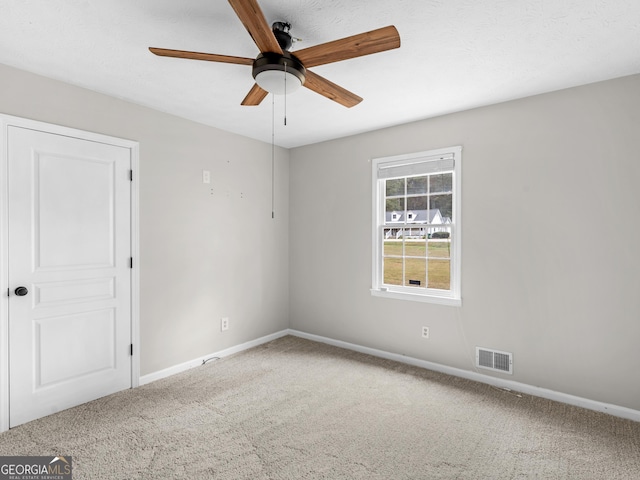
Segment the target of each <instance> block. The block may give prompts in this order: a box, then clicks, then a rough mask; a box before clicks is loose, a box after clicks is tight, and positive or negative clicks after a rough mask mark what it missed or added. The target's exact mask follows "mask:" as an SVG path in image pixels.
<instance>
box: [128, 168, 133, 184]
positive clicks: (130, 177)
mask: <svg viewBox="0 0 640 480" xmlns="http://www.w3.org/2000/svg"><path fill="white" fill-rule="evenodd" d="M129 181H130V182H133V170H129Z"/></svg>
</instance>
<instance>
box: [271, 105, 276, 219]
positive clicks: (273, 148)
mask: <svg viewBox="0 0 640 480" xmlns="http://www.w3.org/2000/svg"><path fill="white" fill-rule="evenodd" d="M275 97H276V96H275V94H273V93H272V94H271V218H276V213H275V212H276V207H275V188H274V187H275V165H276V107H275Z"/></svg>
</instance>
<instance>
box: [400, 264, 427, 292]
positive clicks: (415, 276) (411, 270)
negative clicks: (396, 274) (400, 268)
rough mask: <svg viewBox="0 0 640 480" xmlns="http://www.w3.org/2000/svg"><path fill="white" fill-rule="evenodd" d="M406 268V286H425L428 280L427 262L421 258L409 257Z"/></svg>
mask: <svg viewBox="0 0 640 480" xmlns="http://www.w3.org/2000/svg"><path fill="white" fill-rule="evenodd" d="M405 268H406V271H405V275H404V277H405V286H407V287H422V288H424V287H425V285H426V280H427V262H426V261H425V260H424V259H420V258H407V259H406V260H405Z"/></svg>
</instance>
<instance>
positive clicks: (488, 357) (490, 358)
mask: <svg viewBox="0 0 640 480" xmlns="http://www.w3.org/2000/svg"><path fill="white" fill-rule="evenodd" d="M476 366H477V367H480V368H486V369H488V370H493V371H496V372H502V373H509V374H512V373H513V354H512V353H509V352H501V351H499V350H491V349H489V348H483V347H476Z"/></svg>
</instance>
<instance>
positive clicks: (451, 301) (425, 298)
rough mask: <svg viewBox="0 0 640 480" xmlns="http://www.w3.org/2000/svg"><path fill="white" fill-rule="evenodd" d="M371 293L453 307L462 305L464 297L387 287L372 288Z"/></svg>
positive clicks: (377, 295) (383, 296)
mask: <svg viewBox="0 0 640 480" xmlns="http://www.w3.org/2000/svg"><path fill="white" fill-rule="evenodd" d="M371 295H372V296H374V297H382V298H394V299H396V300H409V301H412V302H424V303H435V304H438V305H449V306H452V307H461V306H462V299H461V298H454V297H439V296H436V295H425V294H416V293H407V292H398V291H393V290H387V289H384V288H383V289H378V288H372V289H371Z"/></svg>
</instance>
